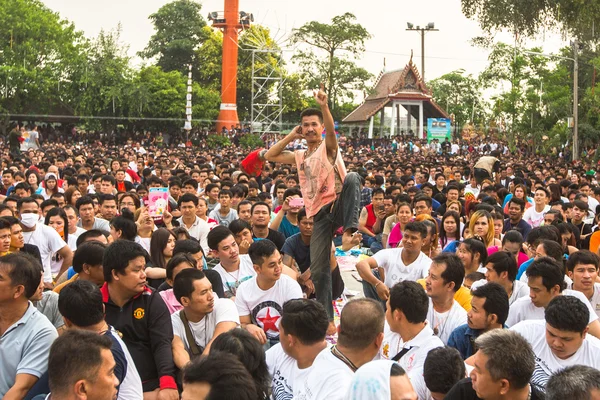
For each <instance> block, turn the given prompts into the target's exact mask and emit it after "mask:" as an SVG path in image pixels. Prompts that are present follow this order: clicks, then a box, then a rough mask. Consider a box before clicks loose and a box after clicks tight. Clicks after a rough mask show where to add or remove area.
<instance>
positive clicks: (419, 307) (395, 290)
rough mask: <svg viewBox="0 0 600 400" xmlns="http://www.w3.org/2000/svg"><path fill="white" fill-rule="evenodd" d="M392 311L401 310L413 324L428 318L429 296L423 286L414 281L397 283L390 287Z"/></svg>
mask: <svg viewBox="0 0 600 400" xmlns="http://www.w3.org/2000/svg"><path fill="white" fill-rule="evenodd" d="M389 298H390V305H389V306H390V311H391V312H392V313H393V312H394V311H395V310H400V311H402V313H403V314H404V316H405V317H406V320H407V321H408V322H410V323H411V324H418V323H421V322H423V321H425V319H427V311H428V309H429V297H427V294H426V293H425V291H424V290H423V287H422V286H421V285H419V284H418V283H417V282H414V281H402V282H398V283H396V284H395V285H394V286H393V287H392V288H391V289H390V296H389Z"/></svg>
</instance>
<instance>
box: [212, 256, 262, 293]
mask: <svg viewBox="0 0 600 400" xmlns="http://www.w3.org/2000/svg"><path fill="white" fill-rule="evenodd" d="M239 257H240V266H239V268H238V270H237V271H234V272H227V271H225V268H223V266H222V265H221V263H219V264H217V265H216V266H215V267H214V268H213V270H214V271H217V272H218V273H219V275H221V280H222V281H223V291H224V292H225V297H234V296H235V295H236V292H237V289H238V287H239V286H240V285H241V284H242V283H243V282H245V281H247V280H248V279H250V278H252V277H254V276H256V271H255V270H254V266H253V265H252V260H251V259H250V256H249V255H248V254H240V255H239Z"/></svg>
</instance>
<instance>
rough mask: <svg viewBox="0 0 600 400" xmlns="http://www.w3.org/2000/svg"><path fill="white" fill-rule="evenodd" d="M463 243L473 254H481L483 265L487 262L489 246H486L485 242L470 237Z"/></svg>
mask: <svg viewBox="0 0 600 400" xmlns="http://www.w3.org/2000/svg"><path fill="white" fill-rule="evenodd" d="M461 244H464V245H465V246H466V248H467V251H469V253H471V254H473V253H478V254H479V262H480V263H481V264H482V265H485V263H486V262H487V254H488V253H487V248H486V247H485V244H484V243H483V242H482V241H481V240H478V239H475V238H469V239H465V240H464V241H463V242H462V243H461Z"/></svg>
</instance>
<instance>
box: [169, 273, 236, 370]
mask: <svg viewBox="0 0 600 400" xmlns="http://www.w3.org/2000/svg"><path fill="white" fill-rule="evenodd" d="M173 292H174V294H175V297H176V298H177V300H179V302H180V303H181V305H182V306H183V309H182V310H180V311H177V312H175V313H174V314H172V315H171V322H172V324H173V335H174V337H173V358H174V361H175V365H176V366H177V367H178V368H180V369H181V368H183V367H185V365H186V364H187V363H188V362H189V361H190V359H191V358H193V357H196V356H200V355H201V354H208V352H209V351H210V345H211V343H212V342H213V340H214V339H215V338H216V337H217V336H219V335H220V334H221V333H223V332H227V331H229V330H231V329H234V328H236V327H238V326H239V324H240V318H239V315H238V312H237V309H236V307H235V304H234V303H233V302H232V301H231V300H229V299H219V298H218V297H215V295H214V293H213V291H212V285H211V283H210V281H209V280H208V279H207V278H206V276H205V275H204V273H203V272H202V271H201V270H198V269H194V268H186V269H184V270H182V271H181V272H179V273H178V274H177V276H176V277H175V280H174V284H173ZM190 341H191V342H190Z"/></svg>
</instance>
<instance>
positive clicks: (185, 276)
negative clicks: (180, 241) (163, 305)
mask: <svg viewBox="0 0 600 400" xmlns="http://www.w3.org/2000/svg"><path fill="white" fill-rule="evenodd" d="M188 257H189V256H188V255H187V254H178V255H177V260H176V261H175V262H173V263H171V262H169V264H168V265H170V266H171V274H170V275H171V276H168V278H169V279H172V277H173V270H174V269H175V267H176V266H178V265H179V264H181V263H183V262H188V263H189V262H190V260H189V259H188ZM173 260H175V257H173V258H172V259H171V261H173ZM195 267H196V266H195V262H194V261H193V259H192V261H191V268H186V269H184V270H182V271H181V272H179V273H178V274H177V276H176V277H175V280H174V281H173V294H174V295H175V298H176V299H177V301H178V302H179V303H181V298H182V297H187V298H190V297H192V293H194V281H197V280H200V279H204V278H206V275H204V272H202V270H199V269H196V268H195Z"/></svg>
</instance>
